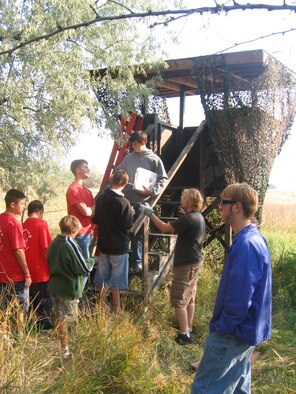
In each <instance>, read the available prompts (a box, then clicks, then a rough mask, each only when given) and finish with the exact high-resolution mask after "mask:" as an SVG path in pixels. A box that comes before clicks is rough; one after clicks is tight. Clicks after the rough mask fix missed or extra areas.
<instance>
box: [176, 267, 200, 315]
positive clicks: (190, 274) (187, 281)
mask: <svg viewBox="0 0 296 394" xmlns="http://www.w3.org/2000/svg"><path fill="white" fill-rule="evenodd" d="M202 266H203V262H202V261H201V262H199V263H197V264H188V265H181V266H180V267H174V268H173V281H172V286H171V293H170V299H171V306H172V307H173V308H187V306H188V305H189V304H194V301H195V294H196V284H197V278H198V274H199V272H200V270H201V269H202Z"/></svg>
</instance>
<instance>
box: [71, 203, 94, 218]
mask: <svg viewBox="0 0 296 394" xmlns="http://www.w3.org/2000/svg"><path fill="white" fill-rule="evenodd" d="M75 207H76V208H77V210H78V212H79V213H81V215H83V216H89V217H92V216H93V215H94V212H95V206H94V205H93V206H92V207H87V206H86V204H85V203H84V202H81V203H80V204H76V205H75Z"/></svg>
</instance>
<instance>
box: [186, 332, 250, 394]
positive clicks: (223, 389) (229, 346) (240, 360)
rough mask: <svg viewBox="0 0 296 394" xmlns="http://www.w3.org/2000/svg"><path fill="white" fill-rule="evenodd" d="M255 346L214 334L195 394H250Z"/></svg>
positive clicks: (203, 362) (193, 391) (201, 365)
mask: <svg viewBox="0 0 296 394" xmlns="http://www.w3.org/2000/svg"><path fill="white" fill-rule="evenodd" d="M253 349H254V346H250V345H246V344H243V343H240V342H238V341H237V340H236V339H235V338H234V337H233V336H232V335H220V334H218V333H217V332H211V333H210V334H209V335H208V337H207V340H206V344H205V349H204V354H203V357H202V359H201V362H200V364H199V366H198V369H197V372H196V375H195V378H194V381H193V384H192V387H191V394H204V393H207V394H218V393H219V394H232V393H235V394H239V393H244V394H249V393H250V392H251V365H250V357H251V354H252V351H253Z"/></svg>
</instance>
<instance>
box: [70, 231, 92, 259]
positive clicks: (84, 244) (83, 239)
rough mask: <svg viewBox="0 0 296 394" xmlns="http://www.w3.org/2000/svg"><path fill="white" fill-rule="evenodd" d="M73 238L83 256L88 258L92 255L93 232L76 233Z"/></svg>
mask: <svg viewBox="0 0 296 394" xmlns="http://www.w3.org/2000/svg"><path fill="white" fill-rule="evenodd" d="M75 240H76V241H77V243H78V245H79V246H80V249H81V252H82V254H83V257H84V258H85V259H89V258H90V257H91V256H92V251H93V248H94V243H93V240H94V233H88V234H78V235H76V237H75Z"/></svg>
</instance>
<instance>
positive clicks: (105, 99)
mask: <svg viewBox="0 0 296 394" xmlns="http://www.w3.org/2000/svg"><path fill="white" fill-rule="evenodd" d="M150 93H151V94H147V93H146V95H145V94H143V95H142V96H141V95H139V94H138V95H137V94H135V96H134V97H133V100H130V99H129V98H128V96H127V95H126V94H125V93H124V92H119V93H117V94H116V95H115V94H114V93H112V92H110V90H109V89H108V88H107V87H106V85H104V84H101V85H99V87H98V89H97V91H96V96H97V99H98V100H99V102H100V104H101V107H102V110H103V112H104V115H105V119H107V123H108V119H109V120H111V121H113V127H110V129H111V130H112V137H113V139H114V140H116V142H117V143H118V144H119V145H122V144H124V143H125V142H126V140H125V138H126V137H127V136H126V135H123V134H122V133H121V132H120V122H119V119H120V118H121V117H123V118H126V119H129V116H130V113H131V112H134V113H136V114H138V115H142V116H147V115H154V114H156V115H157V116H158V118H159V119H160V120H161V121H163V122H167V123H169V122H170V117H169V111H168V107H167V102H166V99H164V98H162V97H158V96H155V95H153V94H152V93H153V90H152V89H151V91H150ZM128 99H129V101H128V102H126V103H124V104H123V102H124V101H125V100H128ZM124 106H125V107H126V108H128V109H129V111H128V112H127V113H122V108H123V107H124ZM151 119H153V118H151ZM111 121H109V124H112V123H111ZM115 121H116V122H115ZM147 122H148V123H149V119H147ZM147 122H146V123H147ZM114 125H115V126H114ZM146 126H147V125H146Z"/></svg>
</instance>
